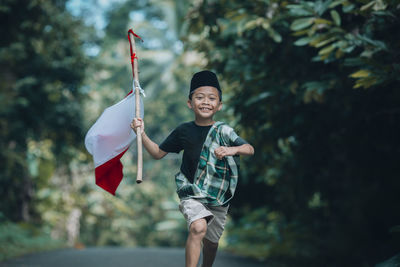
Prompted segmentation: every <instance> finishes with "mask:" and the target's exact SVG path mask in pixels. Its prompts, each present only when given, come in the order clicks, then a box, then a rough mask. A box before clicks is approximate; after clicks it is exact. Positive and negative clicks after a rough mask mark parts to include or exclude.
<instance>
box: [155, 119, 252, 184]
mask: <svg viewBox="0 0 400 267" xmlns="http://www.w3.org/2000/svg"><path fill="white" fill-rule="evenodd" d="M210 128H211V125H209V126H199V125H197V124H196V123H195V122H194V121H191V122H186V123H183V124H181V125H179V126H178V127H177V128H176V129H175V130H173V131H172V133H171V134H170V135H169V136H168V137H167V138H166V139H165V140H164V141H163V142H162V143H161V145H160V149H161V150H163V151H165V152H172V153H179V152H180V151H181V150H183V156H182V164H181V172H182V173H183V174H184V175H185V176H186V178H188V180H189V181H190V182H191V183H193V178H194V175H195V172H196V169H197V165H198V163H199V158H200V153H201V149H202V148H203V144H204V142H205V140H206V137H207V134H208V132H209V130H210ZM243 144H247V142H246V141H245V140H244V139H242V138H240V137H238V138H236V140H235V141H234V142H233V144H232V146H240V145H243Z"/></svg>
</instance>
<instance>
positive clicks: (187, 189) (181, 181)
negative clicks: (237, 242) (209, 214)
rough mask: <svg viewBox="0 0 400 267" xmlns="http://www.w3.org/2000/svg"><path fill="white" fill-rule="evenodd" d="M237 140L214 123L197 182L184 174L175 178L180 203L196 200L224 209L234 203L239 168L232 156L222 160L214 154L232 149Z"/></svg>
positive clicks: (228, 129)
mask: <svg viewBox="0 0 400 267" xmlns="http://www.w3.org/2000/svg"><path fill="white" fill-rule="evenodd" d="M237 137H238V135H237V134H236V133H235V131H234V130H233V129H232V128H231V127H229V126H228V125H227V124H225V123H223V122H216V123H214V125H213V126H212V127H211V129H210V131H209V132H208V134H207V138H206V141H205V142H204V145H203V148H202V150H201V153H200V159H199V164H198V166H197V170H196V173H195V176H194V182H193V183H190V182H189V181H188V179H187V178H186V177H185V175H183V174H182V173H181V172H179V173H178V174H177V175H176V176H175V182H176V186H177V193H178V196H179V198H180V199H188V198H195V199H197V200H198V201H200V202H202V203H203V204H206V205H209V206H223V205H226V204H227V203H228V202H229V201H230V200H231V199H232V197H233V195H234V193H235V189H236V185H237V181H238V166H237V164H236V161H235V159H234V157H233V156H227V157H224V158H223V159H222V160H219V159H218V158H217V157H216V156H215V154H214V150H215V149H216V148H218V147H220V146H230V144H231V143H233V142H234V141H235V140H236V138H237ZM235 157H238V156H235Z"/></svg>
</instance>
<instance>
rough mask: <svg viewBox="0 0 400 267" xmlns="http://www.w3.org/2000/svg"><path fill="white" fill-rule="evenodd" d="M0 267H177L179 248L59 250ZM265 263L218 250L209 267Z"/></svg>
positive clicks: (181, 253)
mask: <svg viewBox="0 0 400 267" xmlns="http://www.w3.org/2000/svg"><path fill="white" fill-rule="evenodd" d="M0 266H2V267H17V266H18V267H91V266H93V267H94V266H96V267H159V266H161V267H180V266H185V251H184V249H182V248H120V247H115V248H113V247H104V248H86V249H82V250H76V249H63V250H56V251H50V252H42V253H37V254H31V255H26V256H24V257H21V258H17V259H13V260H11V261H8V262H5V263H0ZM261 266H265V264H262V263H259V262H256V261H253V260H250V259H246V258H243V257H239V256H236V255H232V254H229V253H226V252H223V251H219V252H218V255H217V258H216V260H215V263H214V265H213V267H261Z"/></svg>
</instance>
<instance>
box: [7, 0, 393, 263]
mask: <svg viewBox="0 0 400 267" xmlns="http://www.w3.org/2000/svg"><path fill="white" fill-rule="evenodd" d="M399 18H400V3H399V1H397V0H396V1H394V0H393V1H390V0H374V1H370V0H353V1H347V0H335V1H334V0H317V1H296V0H293V1H275V0H254V1H241V0H230V1H227V0H226V1H225V0H196V1H184V0H175V1H169V0H163V1H161V0H108V1H107V0H87V1H83V0H69V1H64V0H48V1H42V0H29V1H28V0H25V1H24V0H3V1H1V3H0V22H1V28H0V32H1V34H0V35H1V38H0V165H1V167H0V195H1V202H0V260H5V259H8V258H12V257H16V256H18V255H22V254H25V253H28V252H35V251H42V250H48V249H54V248H61V247H75V248H84V247H93V246H126V247H135V246H140V247H147V246H157V247H160V246H161V247H162V246H165V247H183V246H184V243H185V239H186V223H185V221H184V220H183V216H182V215H181V214H180V213H179V211H178V209H177V207H178V198H177V196H176V194H175V184H174V174H175V173H176V172H177V171H178V169H179V163H180V157H181V155H168V156H167V157H166V158H164V159H163V160H162V161H155V160H152V159H151V158H150V157H149V155H148V154H147V152H144V182H143V183H142V184H140V185H137V184H136V183H135V177H136V145H132V147H131V149H130V150H129V153H127V154H125V156H124V157H123V159H122V161H123V164H124V179H123V182H122V184H121V185H120V187H119V188H118V190H117V194H116V196H115V197H114V196H112V195H110V194H108V193H107V192H105V191H103V190H102V189H100V188H99V187H97V186H96V185H95V180H94V166H93V162H92V157H91V155H90V154H88V152H87V151H86V149H85V147H84V136H85V134H86V132H87V131H88V129H89V128H90V126H91V125H92V124H93V123H94V122H95V121H96V119H97V118H98V117H99V115H100V114H101V113H102V111H103V110H104V109H105V108H106V107H108V106H111V105H113V104H114V103H116V102H118V101H119V100H121V99H122V98H123V97H124V96H125V95H126V94H127V93H128V92H129V91H130V90H131V86H132V74H131V65H130V56H129V42H128V40H127V31H128V29H130V28H133V30H134V31H135V32H136V33H137V34H138V35H140V36H141V37H142V38H143V39H144V42H143V43H141V42H138V43H137V49H138V57H139V70H140V82H141V85H142V87H143V89H144V90H145V92H146V95H147V96H146V97H145V98H144V106H145V121H146V132H147V134H148V135H149V136H150V137H152V138H153V140H155V141H156V142H158V143H159V142H161V141H162V140H163V139H164V138H165V137H166V136H167V135H168V134H169V132H170V131H171V130H172V129H173V128H175V127H176V126H177V125H178V124H180V123H181V122H184V121H189V120H192V115H191V113H190V112H189V110H188V109H187V107H186V103H185V102H186V100H187V93H188V87H189V82H190V78H191V76H192V74H193V73H194V72H196V71H199V70H202V69H211V70H213V71H215V72H216V73H217V74H218V76H219V79H220V83H221V87H222V88H223V93H224V107H223V110H222V112H220V113H219V114H218V115H217V119H218V120H225V121H227V122H228V123H229V124H230V125H231V126H233V127H234V128H235V129H236V131H237V132H238V133H239V134H240V135H241V136H242V137H243V138H245V139H246V140H248V141H249V142H250V143H251V144H252V145H253V146H254V147H255V150H256V154H255V155H254V156H253V157H251V158H242V164H241V178H240V182H239V185H238V188H237V191H236V192H237V193H236V196H235V198H234V201H233V203H232V205H231V215H230V217H229V220H228V225H227V229H226V232H225V233H224V236H223V239H222V240H221V248H222V249H225V250H229V251H232V252H235V253H238V254H241V255H245V256H250V257H254V258H257V259H260V260H277V261H279V262H282V264H285V265H284V266H303V265H304V266H374V265H375V264H376V263H379V262H382V261H385V260H386V259H388V258H390V257H393V256H394V255H396V254H397V253H399V252H400V212H399V204H400V193H399V189H400V161H399V157H400V139H399V137H400V75H399V74H400V72H399V71H400V19H399Z"/></svg>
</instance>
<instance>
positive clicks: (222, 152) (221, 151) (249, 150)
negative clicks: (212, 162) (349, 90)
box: [214, 144, 254, 159]
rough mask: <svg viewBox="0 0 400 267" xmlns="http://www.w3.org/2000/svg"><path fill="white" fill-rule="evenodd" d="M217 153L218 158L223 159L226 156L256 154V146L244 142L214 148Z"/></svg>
mask: <svg viewBox="0 0 400 267" xmlns="http://www.w3.org/2000/svg"><path fill="white" fill-rule="evenodd" d="M214 153H215V155H216V156H217V158H218V159H222V158H223V157H225V156H235V155H243V156H251V155H254V147H253V146H252V145H250V144H243V145H241V146H230V147H226V146H220V147H218V148H217V149H215V150H214Z"/></svg>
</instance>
